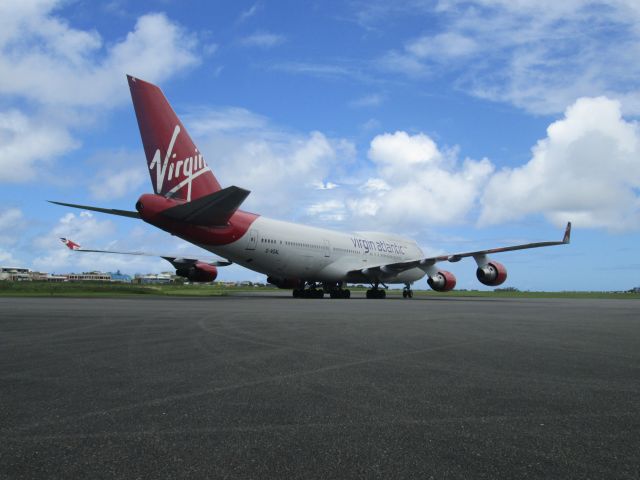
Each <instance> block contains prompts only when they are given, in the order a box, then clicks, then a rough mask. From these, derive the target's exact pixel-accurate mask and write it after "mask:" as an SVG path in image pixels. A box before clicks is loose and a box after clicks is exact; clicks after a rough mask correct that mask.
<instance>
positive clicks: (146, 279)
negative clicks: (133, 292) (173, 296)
mask: <svg viewBox="0 0 640 480" xmlns="http://www.w3.org/2000/svg"><path fill="white" fill-rule="evenodd" d="M174 277H175V275H172V274H171V273H168V272H164V273H145V274H136V276H135V278H134V279H133V282H134V283H140V284H143V285H149V284H160V285H162V284H167V283H173V282H174Z"/></svg>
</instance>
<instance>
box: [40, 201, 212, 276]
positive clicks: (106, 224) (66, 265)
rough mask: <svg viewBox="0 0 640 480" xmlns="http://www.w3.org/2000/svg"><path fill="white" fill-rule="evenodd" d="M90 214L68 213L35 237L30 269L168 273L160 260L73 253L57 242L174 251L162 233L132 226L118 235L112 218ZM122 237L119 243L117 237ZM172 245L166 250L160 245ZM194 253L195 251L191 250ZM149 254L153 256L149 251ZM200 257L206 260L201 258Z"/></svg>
mask: <svg viewBox="0 0 640 480" xmlns="http://www.w3.org/2000/svg"><path fill="white" fill-rule="evenodd" d="M101 218H104V217H103V216H101V215H95V216H94V215H93V214H92V213H90V212H86V211H81V212H80V213H79V214H76V213H67V214H65V215H64V216H62V217H61V218H60V219H59V220H58V222H57V223H56V224H55V225H54V227H53V228H51V229H50V230H49V231H48V232H45V233H44V234H41V235H38V237H37V238H36V239H35V240H34V241H33V245H32V247H31V252H36V257H35V258H33V259H32V262H31V266H32V268H34V269H36V270H40V271H45V272H57V273H65V272H78V271H81V272H87V271H94V270H98V271H104V272H113V271H116V270H121V271H124V272H129V273H135V272H159V271H171V270H172V267H171V265H170V264H169V263H167V262H166V261H165V260H163V259H161V258H159V257H144V256H132V255H117V254H108V253H104V254H101V253H83V252H72V251H71V250H69V249H68V248H67V247H65V246H64V245H63V244H62V242H61V241H60V237H64V238H70V239H72V240H73V241H75V242H77V243H79V244H80V245H82V246H83V247H84V248H94V249H107V250H122V251H149V250H150V249H149V245H150V244H153V248H154V249H155V248H163V250H162V251H161V252H160V253H171V252H176V251H177V250H178V249H177V248H176V247H177V245H176V242H175V241H174V240H173V238H172V237H169V236H167V235H166V234H165V233H164V232H160V231H157V230H149V229H146V228H144V226H134V227H133V228H132V229H131V230H130V231H129V232H125V233H123V234H120V235H119V233H118V231H117V228H116V224H115V223H114V222H113V221H112V219H110V218H108V217H107V219H106V220H102V219H101ZM119 236H120V237H121V239H120V240H118V237H119ZM167 243H169V244H171V246H170V247H168V249H167V250H166V251H165V250H164V247H161V245H165V244H167ZM193 249H194V250H195V249H196V248H195V247H193ZM150 253H156V252H155V250H153V249H151V251H150ZM203 258H208V257H207V256H203Z"/></svg>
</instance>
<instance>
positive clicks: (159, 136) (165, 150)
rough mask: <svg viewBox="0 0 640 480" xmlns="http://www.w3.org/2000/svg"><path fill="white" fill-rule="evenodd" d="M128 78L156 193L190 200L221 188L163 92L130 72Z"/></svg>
mask: <svg viewBox="0 0 640 480" xmlns="http://www.w3.org/2000/svg"><path fill="white" fill-rule="evenodd" d="M127 79H128V80H129V89H130V90H131V99H132V100H133V106H134V108H135V110H136V117H137V119H138V127H140V136H141V137H142V144H143V145H144V153H145V154H146V157H147V165H148V166H149V175H151V183H152V184H153V190H154V191H155V193H157V194H158V195H164V196H165V197H171V198H181V199H184V200H186V201H188V202H189V201H191V200H195V199H196V198H200V197H202V196H204V195H208V194H211V193H213V192H217V191H218V190H220V184H219V183H218V181H217V180H216V177H214V176H213V173H212V172H211V170H210V169H209V167H208V166H207V163H206V162H205V161H204V158H203V156H202V154H201V153H200V151H199V150H198V148H197V147H196V146H195V144H194V143H193V141H192V140H191V137H190V136H189V134H188V133H187V130H186V129H185V128H184V126H183V125H182V122H181V121H180V119H179V118H178V116H177V115H176V114H175V112H174V111H173V109H172V108H171V105H169V102H168V101H167V99H166V98H165V96H164V94H163V93H162V91H161V90H160V89H159V88H158V87H157V86H155V85H153V84H151V83H148V82H145V81H143V80H140V79H138V78H134V77H132V76H130V75H127Z"/></svg>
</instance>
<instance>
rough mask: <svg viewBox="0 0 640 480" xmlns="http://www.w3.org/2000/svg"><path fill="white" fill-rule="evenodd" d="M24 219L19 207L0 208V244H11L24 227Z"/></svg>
mask: <svg viewBox="0 0 640 480" xmlns="http://www.w3.org/2000/svg"><path fill="white" fill-rule="evenodd" d="M25 223H26V222H25V219H24V215H23V214H22V210H20V209H19V208H5V209H4V210H0V245H13V244H15V243H16V242H17V240H18V235H19V233H20V232H21V231H22V230H23V229H24V228H25V226H26V224H25Z"/></svg>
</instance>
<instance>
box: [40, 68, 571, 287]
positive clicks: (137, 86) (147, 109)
mask: <svg viewBox="0 0 640 480" xmlns="http://www.w3.org/2000/svg"><path fill="white" fill-rule="evenodd" d="M127 79H128V81H129V89H130V90H131V98H132V100H133V106H134V108H135V111H136V117H137V120H138V126H139V128H140V135H141V137H142V144H143V146H144V151H145V154H146V157H147V165H148V167H149V174H150V176H151V183H152V185H153V190H154V192H155V193H153V194H143V195H142V196H141V197H140V198H139V199H138V201H137V202H136V211H128V210H116V209H109V208H100V207H93V206H87V205H77V204H71V203H63V202H51V203H56V204H58V205H63V206H68V207H74V208H81V209H85V210H92V211H96V212H102V213H108V214H111V215H121V216H125V217H131V218H136V219H142V220H144V221H145V222H147V223H150V224H151V225H154V226H155V227H158V228H160V229H162V230H164V231H166V232H169V233H171V234H172V235H176V236H178V237H180V238H182V239H184V240H186V241H188V242H191V243H192V244H194V245H197V246H199V247H202V248H204V249H205V250H208V251H210V252H213V253H216V254H217V255H219V256H221V257H224V258H225V259H228V260H225V261H217V262H207V261H203V260H199V259H195V258H184V257H183V256H181V255H166V256H165V255H158V256H161V257H162V258H165V259H166V260H168V261H169V262H171V263H172V264H173V266H174V267H175V268H176V274H177V275H179V276H183V277H185V278H187V279H189V280H191V281H196V282H211V281H213V280H215V279H216V277H217V275H218V270H217V267H221V266H225V265H230V264H231V263H232V262H234V263H237V264H238V265H242V266H243V267H246V268H248V269H250V270H254V271H256V272H260V273H263V274H265V275H267V277H268V278H267V281H268V282H269V283H271V284H273V285H276V286H277V287H279V288H284V289H292V290H293V296H294V297H303V298H322V297H323V296H324V294H325V293H328V294H329V295H330V296H331V298H349V297H350V296H351V294H350V291H349V290H348V289H346V288H345V286H346V284H347V283H367V284H370V285H371V288H370V289H369V290H368V291H367V298H385V296H386V293H385V292H386V291H385V289H384V288H380V286H383V287H385V288H386V286H387V285H386V284H393V283H401V284H404V290H403V296H404V297H405V298H411V297H412V296H413V292H412V290H411V285H412V283H413V282H415V281H417V280H420V279H421V278H422V277H424V276H425V275H427V276H428V280H427V282H428V284H429V286H430V287H431V288H432V289H433V290H436V291H438V292H446V291H449V290H452V289H453V288H454V287H455V285H456V278H455V276H454V275H453V274H452V273H451V272H448V271H446V270H442V269H440V268H439V266H438V263H439V262H444V261H448V262H457V261H459V260H461V259H462V258H465V257H473V259H474V260H475V261H476V264H477V270H476V276H477V278H478V280H479V281H480V282H481V283H483V284H484V285H488V286H497V285H500V284H502V283H503V282H504V281H505V280H506V278H507V270H506V269H505V267H504V266H503V265H502V264H500V263H498V262H496V261H495V260H492V259H491V258H489V256H488V255H489V254H493V253H498V252H508V251H512V250H523V249H528V248H537V247H547V246H552V245H562V244H567V243H569V239H570V235H571V223H570V222H569V223H568V224H567V228H566V231H565V234H564V238H563V239H562V241H559V242H557V241H556V242H538V243H527V244H524V245H514V246H509V247H501V248H493V249H488V250H478V251H474V252H465V253H454V254H450V255H440V256H437V257H426V256H425V255H424V253H423V252H422V250H421V249H420V247H418V245H417V244H416V242H415V241H413V240H411V239H408V238H403V237H400V236H396V235H389V234H384V233H376V232H354V233H341V232H336V231H333V230H327V229H322V228H316V227H311V226H306V225H300V224H295V223H289V222H283V221H280V220H273V219H270V218H266V217H263V216H260V215H256V214H253V213H248V212H245V211H242V210H239V207H240V205H241V204H242V202H243V201H244V200H245V199H246V198H247V196H248V195H249V193H250V192H249V191H248V190H245V189H243V188H240V187H236V186H230V187H226V188H221V186H220V184H219V183H218V180H216V178H215V176H214V175H213V173H212V171H211V170H210V168H209V167H208V166H207V163H206V162H205V160H204V157H203V156H202V153H201V152H200V151H199V150H198V148H197V147H196V146H195V144H194V143H193V141H192V140H191V137H190V136H189V134H188V133H187V130H186V129H185V128H184V126H183V125H182V122H181V121H180V119H179V118H178V117H177V115H176V114H175V112H174V111H173V109H172V108H171V106H170V105H169V102H168V101H167V99H166V98H165V96H164V94H163V93H162V91H161V90H160V89H159V88H158V87H157V86H155V85H153V84H151V83H148V82H145V81H142V80H140V79H137V78H134V77H132V76H129V75H127ZM62 241H63V242H64V243H65V244H66V245H67V246H68V247H69V248H71V249H72V250H75V251H80V252H82V251H84V252H104V253H119V254H130V255H150V254H148V253H143V252H116V251H108V250H94V249H83V248H81V247H80V246H79V245H78V244H76V243H74V242H72V241H70V240H67V239H62Z"/></svg>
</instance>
